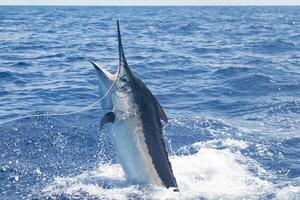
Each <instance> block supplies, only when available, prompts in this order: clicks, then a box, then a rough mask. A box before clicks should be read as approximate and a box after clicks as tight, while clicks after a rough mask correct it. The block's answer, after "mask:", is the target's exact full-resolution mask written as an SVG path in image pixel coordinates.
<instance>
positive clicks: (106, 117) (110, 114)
mask: <svg viewBox="0 0 300 200" xmlns="http://www.w3.org/2000/svg"><path fill="white" fill-rule="evenodd" d="M114 121H115V114H114V113H113V112H108V113H106V114H105V115H104V116H103V117H102V119H101V121H100V129H102V128H103V126H104V125H105V124H106V123H109V122H111V123H113V122H114Z"/></svg>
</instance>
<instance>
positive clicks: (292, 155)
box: [0, 7, 300, 199]
mask: <svg viewBox="0 0 300 200" xmlns="http://www.w3.org/2000/svg"><path fill="white" fill-rule="evenodd" d="M117 19H120V21H121V30H122V35H123V43H124V48H125V54H126V56H127V60H128V63H129V65H130V66H131V68H132V70H133V71H134V72H135V73H136V74H137V75H138V76H139V77H140V78H141V79H142V80H143V81H144V82H145V83H146V85H147V86H148V87H149V88H150V89H151V91H152V92H153V93H154V94H155V95H156V97H157V98H158V99H159V101H160V103H161V105H162V106H163V107H164V109H165V111H166V113H167V115H168V116H169V118H170V120H169V123H168V124H166V125H165V127H164V131H165V133H164V136H165V140H166V143H167V147H168V151H169V153H170V160H171V163H172V165H173V170H174V174H175V176H176V179H177V182H178V185H179V188H180V191H181V193H180V194H177V193H174V192H172V191H169V190H166V189H164V188H157V187H154V186H149V187H146V188H145V187H139V186H136V185H130V184H129V183H128V182H127V181H126V179H125V177H124V174H123V172H122V169H121V167H120V166H119V164H118V161H117V158H116V157H115V154H114V150H113V145H112V142H111V138H110V133H109V132H108V131H107V130H103V131H100V130H99V121H100V118H101V116H102V115H103V113H101V110H100V109H99V108H95V109H94V110H90V111H87V112H84V113H79V114H74V115H70V116H49V117H33V118H26V119H21V120H18V121H14V122H9V123H5V124H0V135H1V140H0V156H1V159H0V194H1V199H22V198H23V199H45V198H48V199H130V198H131V199H136V198H141V199H176V198H178V199H243V198H244V199H300V137H299V130H300V69H299V67H300V31H299V30H300V7H0V123H1V121H2V120H6V119H10V118H14V117H17V116H24V115H28V114H40V113H45V112H46V113H48V112H50V113H56V112H59V113H60V112H69V111H75V110H79V109H82V108H83V107H85V106H87V105H89V104H91V103H93V102H95V101H97V99H99V98H100V97H99V95H98V94H97V76H96V73H95V70H94V68H93V67H92V66H91V65H90V64H89V63H88V60H89V59H91V60H94V61H97V62H98V63H99V64H102V65H104V66H106V67H107V68H108V69H109V70H110V71H112V72H113V71H115V70H116V66H117V63H118V61H117V58H118V52H117V41H116V20H117Z"/></svg>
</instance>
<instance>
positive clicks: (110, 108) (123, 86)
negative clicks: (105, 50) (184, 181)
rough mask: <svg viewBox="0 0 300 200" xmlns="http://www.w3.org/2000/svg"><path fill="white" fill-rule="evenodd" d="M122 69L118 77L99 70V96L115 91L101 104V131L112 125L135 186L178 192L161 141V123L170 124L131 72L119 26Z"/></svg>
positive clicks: (114, 136) (121, 154) (115, 138)
mask: <svg viewBox="0 0 300 200" xmlns="http://www.w3.org/2000/svg"><path fill="white" fill-rule="evenodd" d="M118 42H119V69H118V72H117V73H116V74H115V75H112V74H110V73H109V72H108V71H106V70H105V69H103V68H102V67H100V66H98V65H97V64H95V63H94V62H92V64H93V65H94V66H95V67H96V69H97V70H98V76H99V78H100V87H99V91H100V94H101V95H102V94H104V93H105V92H106V91H107V89H108V88H109V86H110V85H111V84H114V85H113V88H112V90H111V92H110V93H109V95H108V96H107V97H106V98H105V99H104V101H103V102H101V106H102V109H103V110H105V111H106V112H107V113H106V114H105V115H104V117H103V118H102V120H101V127H102V126H103V125H104V124H105V123H108V122H112V126H111V131H112V138H113V142H114V146H115V150H116V154H117V156H118V158H119V161H120V164H121V166H122V168H123V170H124V172H125V175H126V177H127V179H128V180H129V181H131V182H132V183H134V184H154V185H158V186H164V187H167V188H169V187H174V188H178V186H177V183H176V180H175V177H174V175H173V171H172V167H171V164H170V162H169V159H168V154H167V151H166V148H165V144H164V141H163V138H162V132H163V131H162V123H161V120H163V121H165V122H167V116H166V114H165V113H164V111H163V109H162V107H161V106H160V104H159V103H158V101H157V100H156V98H155V97H154V96H153V95H152V93H151V92H150V90H149V89H148V88H147V87H146V86H145V85H144V83H143V82H142V81H141V80H140V79H138V78H137V77H136V76H135V75H134V74H133V73H132V72H131V70H130V68H129V66H128V64H127V61H126V59H125V55H124V52H123V47H122V42H121V35H120V28H119V23H118Z"/></svg>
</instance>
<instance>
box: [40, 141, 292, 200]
mask: <svg viewBox="0 0 300 200" xmlns="http://www.w3.org/2000/svg"><path fill="white" fill-rule="evenodd" d="M231 142H234V141H231ZM237 142H238V141H237ZM196 145H197V144H195V145H194V146H196ZM170 161H171V163H172V166H173V170H174V174H175V176H176V179H177V182H178V185H179V189H180V191H181V194H180V195H179V194H178V193H174V192H172V190H168V189H166V188H161V187H155V186H149V187H146V188H141V187H138V186H135V185H131V184H130V183H128V182H127V181H126V179H125V176H124V173H123V171H122V169H121V166H120V165H119V164H108V163H106V164H101V165H99V167H98V168H96V169H94V170H91V171H86V172H83V173H81V174H79V175H77V176H73V177H55V178H54V182H53V183H51V184H50V185H48V186H46V187H45V188H44V189H43V190H42V193H43V194H44V195H45V196H48V197H56V196H60V197H61V196H66V197H70V198H72V197H74V196H75V195H80V196H81V197H82V196H85V195H87V196H88V197H94V198H96V199H97V198H99V199H102V198H103V199H106V198H107V199H128V198H129V199H130V198H132V199H135V198H136V199H203V198H204V199H223V200H227V199H264V198H266V197H267V196H266V195H267V194H270V193H271V194H272V193H273V194H274V193H275V194H276V193H277V192H280V189H279V188H277V187H276V185H274V184H273V183H272V182H270V181H267V180H264V179H261V178H260V177H259V176H258V175H257V174H261V173H267V172H266V171H265V170H264V169H263V168H262V167H261V166H260V165H259V164H258V163H256V161H255V160H252V159H251V158H248V157H245V156H243V155H241V154H240V153H238V152H235V153H234V152H231V151H230V150H228V149H223V150H218V149H214V148H206V147H201V148H200V149H198V152H197V153H195V154H192V155H184V156H171V157H170ZM250 168H251V169H252V170H253V169H255V172H253V171H251V169H250ZM294 190H296V189H294ZM288 191H290V190H288ZM281 193H283V192H281ZM279 195H281V194H279ZM289 199H293V198H289Z"/></svg>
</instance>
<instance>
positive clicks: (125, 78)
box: [120, 76, 128, 82]
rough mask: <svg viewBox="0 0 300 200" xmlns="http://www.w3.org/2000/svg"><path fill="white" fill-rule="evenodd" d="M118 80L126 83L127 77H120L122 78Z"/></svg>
mask: <svg viewBox="0 0 300 200" xmlns="http://www.w3.org/2000/svg"><path fill="white" fill-rule="evenodd" d="M120 80H121V81H122V82H128V80H127V77H126V76H122V77H120Z"/></svg>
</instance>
